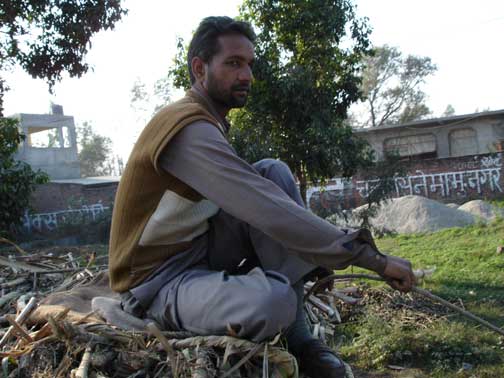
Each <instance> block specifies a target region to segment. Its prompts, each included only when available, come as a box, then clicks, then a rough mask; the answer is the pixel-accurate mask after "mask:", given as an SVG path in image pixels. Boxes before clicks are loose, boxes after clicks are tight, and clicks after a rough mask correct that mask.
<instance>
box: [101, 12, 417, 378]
mask: <svg viewBox="0 0 504 378" xmlns="http://www.w3.org/2000/svg"><path fill="white" fill-rule="evenodd" d="M254 38H255V35H254V32H253V30H252V28H251V27H250V25H249V24H247V23H244V22H239V21H234V20H232V19H230V18H228V17H209V18H205V19H204V20H203V21H202V22H201V24H200V25H199V27H198V29H197V31H196V33H195V35H194V37H193V39H192V41H191V44H190V46H189V52H188V67H189V71H190V75H191V82H192V88H191V90H189V91H188V92H187V94H186V96H185V97H184V98H183V99H182V100H180V101H178V102H175V103H174V104H171V105H168V106H167V107H165V108H164V109H162V110H161V111H160V112H159V113H158V114H156V115H155V116H154V118H153V119H152V120H151V122H150V123H149V124H148V125H147V127H146V128H145V129H144V131H143V132H142V135H141V136H140V138H139V140H138V142H137V143H136V145H135V148H134V150H133V152H132V154H131V156H130V159H129V161H128V165H127V167H126V169H125V172H124V174H123V177H122V179H121V183H120V185H119V189H118V192H117V196H116V202H115V206H114V214H113V220H112V232H111V240H110V277H111V285H112V288H113V289H114V290H115V291H118V292H120V293H121V297H122V305H123V308H124V309H125V310H126V311H128V312H130V313H132V314H134V315H136V316H138V317H141V318H150V319H154V320H155V321H157V322H158V323H159V324H160V325H161V326H162V327H164V328H166V329H173V330H188V331H192V332H194V333H197V334H202V335H209V334H217V335H219V334H220V335H223V334H233V335H236V336H238V337H242V338H247V339H250V340H253V341H257V342H259V341H262V340H265V339H268V338H271V337H273V336H274V335H275V334H277V333H278V332H283V334H284V335H285V338H286V341H287V345H288V348H289V350H290V351H291V352H292V353H293V354H294V355H295V356H296V357H297V358H298V359H299V361H300V366H301V369H303V370H305V371H306V372H308V375H310V376H311V377H329V378H331V377H335V378H336V377H343V376H344V367H343V365H342V363H341V361H340V360H339V358H338V357H337V356H336V355H335V354H334V352H333V351H332V350H330V349H329V348H328V347H326V346H325V345H323V344H322V343H321V342H320V341H319V340H317V339H314V338H313V337H312V336H311V334H310V330H309V328H308V325H307V324H306V320H305V317H304V314H303V307H302V296H303V282H304V281H303V279H304V278H306V277H307V275H308V274H310V273H312V272H313V271H314V270H315V269H316V268H317V267H319V266H322V267H325V268H329V269H342V268H345V267H347V266H349V265H350V264H354V265H357V266H361V267H364V268H368V269H371V270H373V271H375V272H377V273H379V274H381V275H382V276H383V277H385V278H386V279H387V281H388V282H389V283H390V284H391V285H392V286H393V287H394V288H396V289H399V290H402V291H404V292H406V291H408V290H410V289H411V286H412V285H413V284H414V276H413V273H412V271H411V266H410V264H409V262H407V261H406V260H402V259H399V258H395V257H391V256H388V257H386V256H385V255H383V254H381V253H380V252H378V250H377V249H376V247H375V245H374V243H373V241H372V238H371V237H370V235H369V232H367V231H366V230H357V231H356V230H353V231H343V230H340V229H338V228H336V227H334V226H333V225H331V224H329V223H327V222H326V221H324V220H322V219H320V218H318V217H316V216H315V215H313V214H312V213H311V212H310V211H308V210H306V209H305V207H304V204H303V201H302V199H301V196H300V194H299V191H298V189H297V186H296V183H295V181H294V178H293V176H292V174H291V172H290V171H289V169H288V167H287V166H286V165H285V164H284V163H282V162H279V161H276V160H272V159H266V160H262V161H260V162H258V163H255V164H254V165H252V166H251V165H249V164H247V163H246V162H245V161H243V160H241V159H240V158H239V157H238V156H236V154H235V151H234V150H233V148H232V147H231V146H230V145H229V143H228V141H227V140H226V135H227V131H228V129H229V124H228V123H227V121H226V118H225V117H226V115H227V113H228V111H229V110H230V109H231V108H238V107H242V106H244V105H245V103H246V100H247V95H248V92H249V90H250V86H251V83H252V79H253V78H252V65H253V61H254V44H253V43H254Z"/></svg>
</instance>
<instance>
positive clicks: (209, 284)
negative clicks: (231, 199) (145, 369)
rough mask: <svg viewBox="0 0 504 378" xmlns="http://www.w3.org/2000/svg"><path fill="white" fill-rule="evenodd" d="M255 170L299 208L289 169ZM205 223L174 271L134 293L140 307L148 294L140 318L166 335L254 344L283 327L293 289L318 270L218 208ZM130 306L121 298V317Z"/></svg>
mask: <svg viewBox="0 0 504 378" xmlns="http://www.w3.org/2000/svg"><path fill="white" fill-rule="evenodd" d="M254 168H255V169H256V170H257V171H258V172H259V174H261V175H262V176H264V177H265V178H268V179H269V180H271V181H273V182H275V183H276V184H277V185H278V186H279V187H280V188H281V189H282V190H284V191H285V192H286V193H287V194H288V195H289V196H290V197H291V198H292V199H293V200H294V201H296V202H297V203H298V204H299V206H304V204H303V201H302V199H301V195H300V193H299V191H298V188H297V186H296V183H295V180H294V177H293V175H292V173H291V172H290V170H289V168H288V167H287V165H286V164H284V163H282V162H280V161H277V160H273V159H265V160H261V161H259V162H257V163H255V164H254ZM209 225H210V228H209V231H208V233H206V234H205V235H203V236H201V237H200V238H198V240H196V241H195V243H194V246H193V248H192V250H191V251H187V252H184V253H183V254H182V255H183V256H184V258H183V259H181V258H180V257H179V258H178V260H177V261H175V262H174V263H171V264H169V265H168V266H169V268H168V270H170V271H171V272H172V273H170V274H165V275H164V276H163V272H161V273H160V274H158V275H157V277H155V278H154V279H152V280H150V281H148V282H146V283H145V284H142V285H140V286H142V287H141V288H139V289H138V290H137V289H132V291H131V292H132V293H133V295H134V296H135V297H137V298H138V299H139V300H140V302H145V301H142V298H141V297H142V296H149V295H151V296H153V297H152V298H150V299H149V301H148V302H149V304H148V308H146V309H145V315H144V316H145V317H147V318H151V319H154V320H156V321H157V322H158V323H159V324H160V325H161V326H162V327H163V328H165V329H171V330H187V331H191V332H194V333H197V334H200V335H226V334H235V335H236V336H238V337H240V338H246V339H250V340H253V341H262V340H264V339H267V338H270V337H272V336H274V335H275V334H276V333H278V332H279V331H281V330H283V329H285V328H286V327H288V326H289V325H290V324H291V323H292V322H294V320H295V317H296V306H297V297H296V294H295V292H294V290H293V289H292V287H291V285H292V284H294V283H296V282H297V281H299V280H300V279H301V278H302V277H303V276H305V275H306V274H308V273H309V272H311V271H312V270H314V269H315V268H316V267H315V266H314V265H311V264H309V263H307V262H305V261H304V260H302V259H301V258H299V257H297V256H295V255H294V254H292V253H289V252H288V251H287V250H286V249H285V248H284V247H283V246H282V245H281V244H280V243H278V242H276V241H275V240H273V239H271V238H270V237H268V236H267V235H265V234H264V233H262V232H261V231H259V230H257V229H255V228H254V227H252V226H250V225H248V224H247V223H245V222H243V221H241V220H239V219H236V218H235V217H233V216H232V215H230V214H228V213H226V212H224V211H222V210H221V211H219V213H218V214H216V215H215V216H214V217H213V218H211V219H210V221H209ZM186 257H187V260H186V261H184V259H185V258H186ZM195 260H197V261H196V262H195ZM177 264H178V268H176V266H177ZM165 273H166V272H165ZM160 282H162V283H160ZM154 292H156V293H155V295H154ZM142 293H147V294H142ZM134 300H135V298H133V301H134ZM130 305H131V299H129V300H125V298H124V297H123V307H124V309H125V310H126V311H128V306H130ZM130 312H133V311H130Z"/></svg>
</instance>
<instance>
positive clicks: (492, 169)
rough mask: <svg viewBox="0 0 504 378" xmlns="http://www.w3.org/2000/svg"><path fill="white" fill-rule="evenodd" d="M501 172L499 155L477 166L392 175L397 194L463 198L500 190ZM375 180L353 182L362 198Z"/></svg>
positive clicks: (488, 158)
mask: <svg viewBox="0 0 504 378" xmlns="http://www.w3.org/2000/svg"><path fill="white" fill-rule="evenodd" d="M501 171H502V154H496V155H495V156H485V157H483V158H481V160H480V168H478V169H471V170H462V171H448V172H440V173H424V172H423V171H421V170H416V171H415V175H411V176H405V177H397V178H395V189H396V195H397V196H398V197H401V196H405V195H421V196H425V197H429V196H431V194H434V193H437V194H439V195H440V196H441V197H449V196H451V195H457V196H461V197H464V196H466V194H467V192H468V191H475V192H476V193H478V194H481V193H482V192H483V191H484V190H485V189H489V190H490V191H492V192H500V193H502V192H503V190H502V186H501V183H500V181H501ZM377 183H378V180H367V181H363V180H358V181H355V189H356V190H357V192H358V193H359V195H360V196H361V197H362V198H367V197H368V195H369V193H370V192H371V191H372V190H373V188H374V187H375V186H376V184H377Z"/></svg>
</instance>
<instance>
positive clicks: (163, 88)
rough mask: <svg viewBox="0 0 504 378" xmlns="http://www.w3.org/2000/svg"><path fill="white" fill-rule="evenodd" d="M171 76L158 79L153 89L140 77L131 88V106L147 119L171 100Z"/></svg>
mask: <svg viewBox="0 0 504 378" xmlns="http://www.w3.org/2000/svg"><path fill="white" fill-rule="evenodd" d="M170 92H171V91H170V78H169V77H168V76H165V77H163V78H161V79H158V80H156V82H155V83H154V86H153V88H152V90H149V89H148V88H147V86H146V85H145V83H144V82H142V81H141V80H140V79H139V78H137V79H136V81H135V82H134V83H133V87H132V88H131V99H130V105H131V107H132V108H133V109H134V110H135V111H136V112H138V113H140V117H141V118H142V119H143V120H144V122H145V121H147V118H148V117H149V116H152V115H154V114H155V113H156V112H157V111H158V110H159V109H161V108H162V107H163V106H165V105H166V104H168V102H169V101H170Z"/></svg>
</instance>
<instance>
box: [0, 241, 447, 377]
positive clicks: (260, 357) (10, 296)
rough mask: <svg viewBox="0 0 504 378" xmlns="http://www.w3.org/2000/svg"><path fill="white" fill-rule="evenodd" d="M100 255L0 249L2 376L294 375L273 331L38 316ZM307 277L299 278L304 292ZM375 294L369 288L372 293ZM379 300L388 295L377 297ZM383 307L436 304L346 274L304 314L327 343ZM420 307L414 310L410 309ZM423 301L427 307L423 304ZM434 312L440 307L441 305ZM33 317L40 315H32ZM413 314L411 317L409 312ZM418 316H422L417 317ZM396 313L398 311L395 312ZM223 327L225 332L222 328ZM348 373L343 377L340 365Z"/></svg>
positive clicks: (312, 298)
mask: <svg viewBox="0 0 504 378" xmlns="http://www.w3.org/2000/svg"><path fill="white" fill-rule="evenodd" d="M102 259H103V261H105V259H106V256H103V257H97V254H96V253H95V252H94V251H93V250H92V249H87V248H83V247H81V248H68V247H66V248H62V247H59V248H52V249H47V250H42V251H37V252H35V253H32V254H27V253H26V252H24V251H20V250H18V251H15V250H6V249H4V250H3V252H2V253H1V254H0V273H1V275H0V290H1V298H0V338H1V340H0V359H1V361H2V376H3V377H12V378H14V377H39V378H42V377H48V378H49V377H72V378H84V377H96V378H105V377H129V378H140V377H151V378H157V377H179V378H185V377H192V378H209V377H235V378H237V377H278V378H280V377H298V376H299V373H298V368H297V363H296V360H295V358H294V357H293V356H292V355H291V354H289V353H288V352H287V350H286V349H285V348H283V347H282V338H281V336H280V335H279V336H278V337H276V338H275V339H274V340H272V341H270V342H268V343H261V344H255V343H252V342H249V341H246V340H241V339H237V338H234V337H233V336H232V332H230V336H209V337H201V336H196V335H193V334H190V333H188V332H161V331H160V330H159V329H158V328H157V326H156V325H155V324H154V323H150V324H148V325H147V328H146V329H145V331H143V332H132V331H124V330H121V329H119V328H117V327H114V326H112V325H110V324H107V323H106V322H105V321H104V320H103V319H102V318H100V316H99V315H98V314H96V313H94V312H89V313H86V314H82V315H80V316H75V314H74V315H73V316H71V314H72V311H71V310H70V308H64V307H62V308H61V309H60V310H59V311H58V312H54V311H52V312H51V313H44V312H41V311H40V310H41V308H43V307H44V298H45V297H46V296H48V295H49V294H51V293H65V292H67V291H68V290H70V289H75V288H79V287H85V286H86V285H87V284H89V283H90V282H92V281H93V280H95V279H96V278H97V277H98V275H99V273H98V272H99V271H100V270H104V269H106V266H104V265H97V264H98V263H99V262H100V261H102ZM312 286H313V283H310V282H309V283H307V284H306V287H305V288H306V291H307V292H308V291H309V290H310V289H311V288H312ZM377 293H379V294H377ZM384 296H388V300H384V298H385V297H384ZM383 301H384V302H385V303H384V304H383V311H385V312H387V311H389V312H390V311H393V312H394V313H395V315H394V316H397V313H398V311H399V312H400V311H403V312H404V314H409V315H408V316H410V315H411V313H413V311H410V310H413V307H415V311H414V313H415V314H416V316H417V317H416V318H411V319H410V321H411V322H418V321H419V320H422V319H423V321H427V320H426V319H428V318H430V317H431V316H432V315H433V314H434V313H441V312H442V310H441V309H440V308H434V307H432V304H429V305H427V304H426V303H425V302H422V304H420V305H419V302H418V301H417V300H413V298H410V299H408V297H404V296H399V295H397V296H396V295H395V294H390V292H385V291H378V290H376V289H374V290H369V289H366V290H365V291H363V289H362V288H361V287H357V286H353V285H352V284H351V283H350V282H349V281H348V280H346V281H345V280H343V281H339V282H336V283H335V285H334V286H332V289H331V290H324V291H323V292H319V293H308V295H307V300H306V302H305V308H306V313H307V316H308V319H309V321H310V323H311V325H312V329H313V334H314V335H315V336H317V337H320V338H321V339H323V340H325V341H326V342H328V344H329V345H334V344H335V337H336V336H337V327H338V324H340V323H341V322H342V321H343V322H344V321H347V320H352V319H355V318H356V317H358V316H359V314H361V313H362V312H364V311H365V309H366V306H368V305H373V306H377V305H378V303H380V302H383ZM418 306H423V307H424V310H423V311H420V312H418V311H416V310H418ZM429 306H431V307H429ZM443 311H444V309H443ZM41 314H42V315H41ZM418 314H420V315H418ZM421 314H424V315H421ZM405 316H406V315H405ZM231 331H232V330H231ZM347 375H348V377H353V375H352V373H351V371H350V370H349V371H348V374H347Z"/></svg>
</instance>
